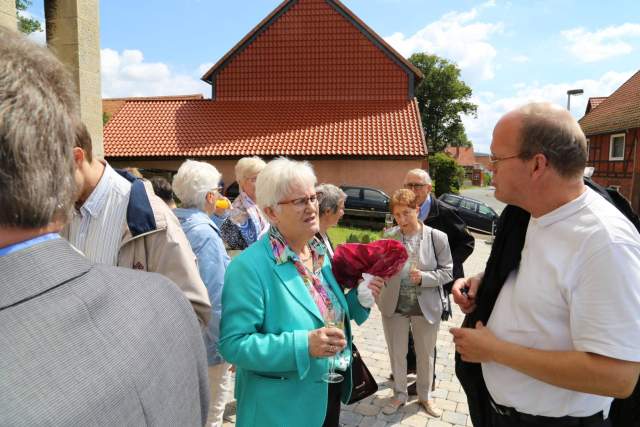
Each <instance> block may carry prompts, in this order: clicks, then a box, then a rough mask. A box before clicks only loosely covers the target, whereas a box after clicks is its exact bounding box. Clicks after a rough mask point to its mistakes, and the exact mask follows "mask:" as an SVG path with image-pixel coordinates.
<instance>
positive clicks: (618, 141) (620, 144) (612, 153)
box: [609, 133, 624, 160]
mask: <svg viewBox="0 0 640 427" xmlns="http://www.w3.org/2000/svg"><path fill="white" fill-rule="evenodd" d="M609 160H624V133H619V134H616V135H611V142H610V143H609Z"/></svg>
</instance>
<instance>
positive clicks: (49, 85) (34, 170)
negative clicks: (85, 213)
mask: <svg viewBox="0 0 640 427" xmlns="http://www.w3.org/2000/svg"><path fill="white" fill-rule="evenodd" d="M79 123H80V121H79V116H78V99H77V93H76V91H75V87H74V85H73V83H72V81H71V79H70V77H69V75H68V73H67V71H66V70H65V68H64V66H63V65H62V64H61V63H60V62H59V61H58V60H57V59H56V58H55V57H54V56H53V54H52V53H51V52H49V51H48V50H47V49H45V48H43V47H40V46H37V45H36V44H34V43H32V42H30V41H28V40H27V39H26V38H25V37H24V36H23V35H21V34H19V33H17V32H14V31H10V30H8V29H6V28H2V27H1V26H0V206H1V208H0V226H4V227H12V228H14V227H15V228H40V227H44V226H47V225H49V224H51V223H53V222H56V221H59V222H62V223H64V222H66V221H67V219H68V218H69V213H70V210H71V207H72V206H73V205H72V203H73V200H74V198H75V197H74V196H75V187H76V186H75V180H74V162H73V147H74V145H75V141H74V139H75V133H76V127H77V126H78V125H79Z"/></svg>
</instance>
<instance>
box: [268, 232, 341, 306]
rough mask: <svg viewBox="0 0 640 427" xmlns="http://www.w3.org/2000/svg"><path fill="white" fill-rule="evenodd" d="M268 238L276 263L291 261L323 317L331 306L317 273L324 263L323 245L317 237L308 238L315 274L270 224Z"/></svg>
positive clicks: (329, 298)
mask: <svg viewBox="0 0 640 427" xmlns="http://www.w3.org/2000/svg"><path fill="white" fill-rule="evenodd" d="M269 240H270V241H271V248H272V249H273V256H274V257H275V259H276V264H284V263H285V262H288V261H291V262H292V263H293V265H294V266H295V267H296V270H298V274H299V275H300V277H301V278H302V281H303V282H304V285H305V287H306V288H307V291H309V294H310V295H311V298H312V299H313V301H314V302H315V303H316V306H317V307H318V310H320V314H321V315H322V317H323V318H325V317H326V315H327V312H328V311H329V310H331V308H332V307H333V303H332V300H331V297H330V296H329V294H328V292H327V289H326V288H325V287H324V286H322V283H321V282H320V279H319V278H318V273H319V272H320V269H321V268H322V266H323V264H324V256H325V250H326V249H325V247H324V245H323V244H322V243H320V242H319V241H318V240H317V239H315V238H312V239H311V240H309V243H308V245H309V249H310V250H311V258H312V260H313V271H314V272H315V273H316V274H311V273H310V272H309V270H308V269H307V267H305V266H304V264H303V263H302V261H300V258H299V257H298V255H296V253H295V252H293V250H292V249H291V248H290V247H289V245H287V243H286V242H285V240H284V237H283V236H282V234H281V233H280V230H278V229H277V228H276V227H274V226H271V228H270V229H269Z"/></svg>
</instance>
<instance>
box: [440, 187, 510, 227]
mask: <svg viewBox="0 0 640 427" xmlns="http://www.w3.org/2000/svg"><path fill="white" fill-rule="evenodd" d="M439 200H440V201H441V202H443V203H445V204H447V205H449V206H451V207H452V208H453V209H454V210H455V211H456V213H457V214H458V215H459V216H460V218H462V219H463V220H464V222H466V223H467V227H469V228H471V229H473V230H478V231H482V232H485V233H491V232H492V230H493V225H494V223H497V221H498V216H499V215H498V214H497V213H496V211H494V210H493V209H492V208H491V207H490V206H489V205H487V204H486V203H484V202H481V201H479V200H475V199H471V198H469V197H464V196H458V195H455V194H448V193H445V194H442V195H441V196H440V197H439Z"/></svg>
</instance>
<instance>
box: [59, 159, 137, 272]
mask: <svg viewBox="0 0 640 427" xmlns="http://www.w3.org/2000/svg"><path fill="white" fill-rule="evenodd" d="M130 192H131V183H130V182H129V181H127V180H126V179H125V178H123V177H121V176H120V175H118V173H117V172H116V171H114V170H113V168H112V167H111V166H109V165H108V164H106V165H105V169H104V173H103V174H102V177H101V178H100V181H99V182H98V185H96V188H94V190H93V192H92V193H91V195H89V197H88V198H87V200H86V201H85V202H84V204H83V205H82V207H81V208H80V211H74V214H73V217H72V219H71V223H70V224H69V242H70V243H71V244H72V245H73V246H75V247H76V248H77V249H78V250H80V251H81V252H82V253H83V254H84V255H85V256H86V257H87V258H89V259H90V260H91V261H93V262H96V263H100V264H108V265H117V263H118V252H119V250H120V243H121V241H122V235H123V232H124V225H125V222H126V216H127V205H128V204H129V193H130Z"/></svg>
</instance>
